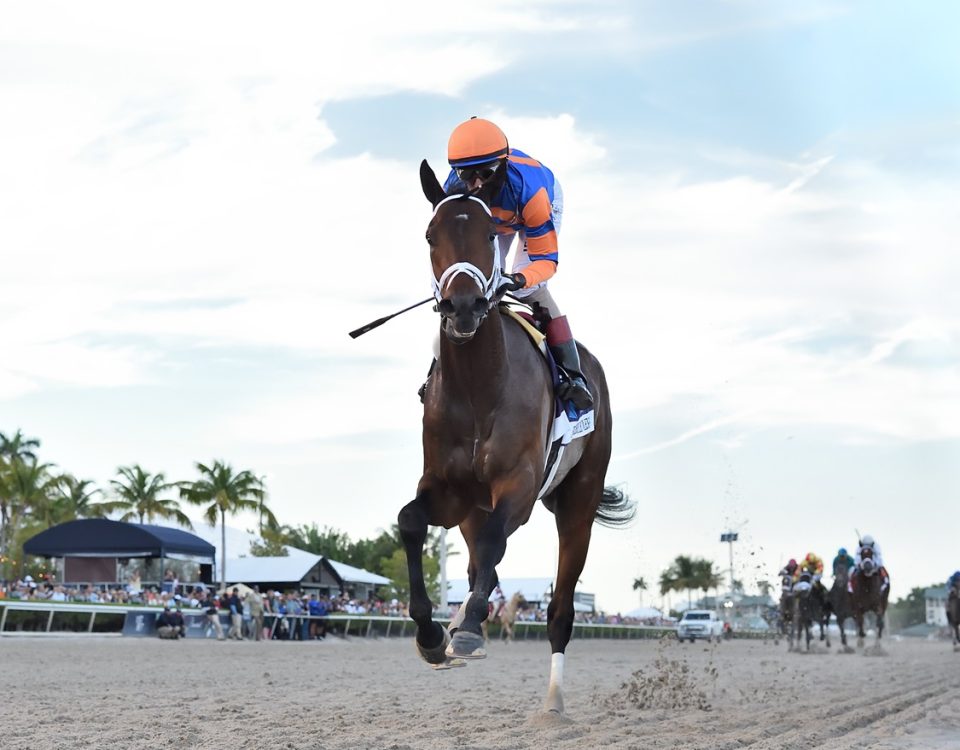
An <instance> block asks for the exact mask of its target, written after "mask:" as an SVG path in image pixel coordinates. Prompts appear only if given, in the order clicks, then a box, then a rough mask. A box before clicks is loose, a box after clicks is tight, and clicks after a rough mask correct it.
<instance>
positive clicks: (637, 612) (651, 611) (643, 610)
mask: <svg viewBox="0 0 960 750" xmlns="http://www.w3.org/2000/svg"><path fill="white" fill-rule="evenodd" d="M623 616H624V617H633V618H636V619H637V620H644V619H647V618H649V617H663V612H661V611H660V610H659V609H656V608H655V607H637V608H636V609H631V610H630V611H629V612H624V613H623Z"/></svg>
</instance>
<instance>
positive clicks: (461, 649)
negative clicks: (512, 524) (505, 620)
mask: <svg viewBox="0 0 960 750" xmlns="http://www.w3.org/2000/svg"><path fill="white" fill-rule="evenodd" d="M508 510H509V508H508V504H507V503H502V504H498V505H497V506H496V507H495V508H494V510H493V512H492V513H490V514H489V515H488V516H487V517H486V518H485V519H484V520H483V522H482V523H478V522H477V518H476V517H475V516H473V517H471V519H468V520H467V521H466V522H464V523H461V525H460V528H461V531H463V532H464V539H466V540H468V541H467V546H468V547H469V548H470V558H471V559H470V565H471V570H472V572H473V573H474V580H473V586H472V591H471V592H470V596H469V597H468V598H467V600H466V601H465V602H464V603H463V605H462V606H461V608H460V609H461V612H462V613H463V619H462V620H461V621H460V623H459V625H458V627H457V629H456V632H454V633H453V638H452V640H451V642H450V645H449V646H448V648H447V655H448V656H456V657H462V658H465V659H482V658H484V657H485V656H486V655H487V652H486V650H485V649H484V647H483V646H484V638H483V631H482V625H483V623H484V622H485V621H486V619H487V617H488V615H489V614H490V605H489V599H490V592H491V591H493V589H494V587H495V586H496V585H497V572H496V566H497V564H498V563H499V562H500V560H502V559H503V554H504V552H506V549H507V536H508V525H507V523H508V521H507V518H508V513H507V511H508ZM509 531H513V528H509ZM457 614H458V617H459V615H460V613H459V612H458V613H457Z"/></svg>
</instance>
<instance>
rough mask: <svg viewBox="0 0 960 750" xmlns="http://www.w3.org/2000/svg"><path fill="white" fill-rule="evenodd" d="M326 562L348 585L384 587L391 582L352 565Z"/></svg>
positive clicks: (328, 559)
mask: <svg viewBox="0 0 960 750" xmlns="http://www.w3.org/2000/svg"><path fill="white" fill-rule="evenodd" d="M290 549H292V548H290ZM327 562H328V563H330V567H332V568H333V569H334V570H335V571H337V575H338V576H340V577H341V578H342V579H343V580H344V581H349V582H350V583H372V584H374V585H377V586H385V585H386V584H388V583H390V582H391V581H390V579H389V578H384V577H383V576H378V575H377V574H376V573H371V572H370V571H369V570H364V569H363V568H355V567H353V566H352V565H347V564H346V563H342V562H337V561H336V560H331V559H330V558H329V557H328V558H327Z"/></svg>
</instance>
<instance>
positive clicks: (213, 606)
mask: <svg viewBox="0 0 960 750" xmlns="http://www.w3.org/2000/svg"><path fill="white" fill-rule="evenodd" d="M207 623H209V625H210V626H211V627H212V628H213V632H214V633H216V634H217V640H218V641H225V640H227V639H226V637H225V636H224V634H223V626H222V625H221V624H220V608H219V607H218V606H217V600H216V599H214V598H212V597H211V598H210V600H209V601H208V602H207Z"/></svg>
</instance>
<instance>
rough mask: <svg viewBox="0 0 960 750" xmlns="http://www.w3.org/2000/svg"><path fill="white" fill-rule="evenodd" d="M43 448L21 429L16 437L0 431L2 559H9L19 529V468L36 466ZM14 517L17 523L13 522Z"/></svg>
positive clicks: (21, 512) (20, 513) (0, 535)
mask: <svg viewBox="0 0 960 750" xmlns="http://www.w3.org/2000/svg"><path fill="white" fill-rule="evenodd" d="M39 447H40V441H39V440H37V439H36V438H28V437H24V434H23V431H22V430H19V429H18V430H17V431H16V432H15V433H13V435H9V436H8V435H6V434H5V433H2V432H0V557H2V558H7V557H9V554H8V553H9V551H10V550H9V547H10V544H11V541H12V540H13V537H14V534H15V533H16V530H17V525H18V523H19V518H20V517H22V515H23V513H24V510H25V509H23V508H17V507H15V503H16V502H17V501H16V500H15V497H14V495H15V492H16V484H17V481H18V480H17V478H16V477H15V473H16V471H17V467H18V466H19V465H21V464H24V463H33V464H34V465H36V463H37V454H36V453H35V452H34V451H35V450H36V449H37V448H39ZM14 517H16V518H17V522H14Z"/></svg>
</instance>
